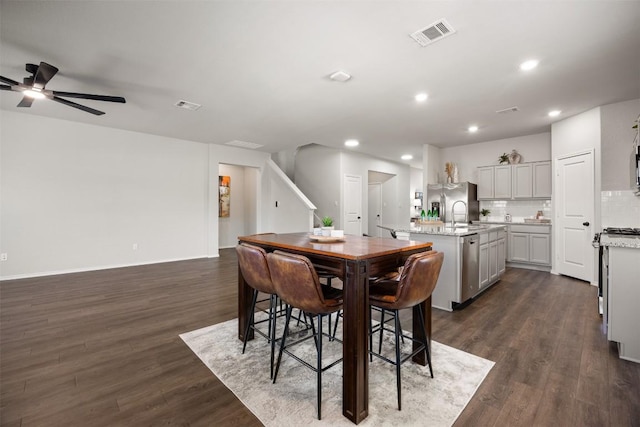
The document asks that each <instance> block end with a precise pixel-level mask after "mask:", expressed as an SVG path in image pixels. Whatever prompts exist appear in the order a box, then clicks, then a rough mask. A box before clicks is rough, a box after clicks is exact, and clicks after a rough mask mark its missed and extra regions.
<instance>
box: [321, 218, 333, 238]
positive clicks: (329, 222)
mask: <svg viewBox="0 0 640 427" xmlns="http://www.w3.org/2000/svg"><path fill="white" fill-rule="evenodd" d="M331 230H333V218H331V217H330V216H325V217H323V218H322V235H323V236H331Z"/></svg>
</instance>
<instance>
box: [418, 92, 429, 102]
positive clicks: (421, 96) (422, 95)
mask: <svg viewBox="0 0 640 427" xmlns="http://www.w3.org/2000/svg"><path fill="white" fill-rule="evenodd" d="M427 98H429V95H427V94H426V93H424V92H420V93H419V94H417V95H416V101H418V102H424V101H426V100H427Z"/></svg>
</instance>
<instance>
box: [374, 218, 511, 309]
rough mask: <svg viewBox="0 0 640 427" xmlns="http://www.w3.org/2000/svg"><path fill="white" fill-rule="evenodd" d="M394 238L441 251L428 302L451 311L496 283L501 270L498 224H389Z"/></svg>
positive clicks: (503, 245) (502, 237) (502, 253)
mask: <svg viewBox="0 0 640 427" xmlns="http://www.w3.org/2000/svg"><path fill="white" fill-rule="evenodd" d="M383 228H388V229H390V230H393V232H394V234H395V235H396V236H397V238H398V239H410V240H416V241H423V242H424V241H427V242H432V243H433V246H432V248H433V250H434V251H438V252H443V253H444V261H443V263H442V269H441V270H440V276H439V277H438V283H437V284H436V288H435V290H434V291H433V295H432V298H431V304H432V306H433V307H435V308H439V309H442V310H446V311H452V310H453V309H454V308H455V307H456V306H458V305H459V304H462V303H464V302H466V301H467V300H469V299H471V298H473V297H475V296H477V295H479V294H480V293H481V292H483V291H484V290H486V289H488V288H489V287H490V286H491V285H492V284H494V283H496V282H497V281H498V280H500V277H502V274H503V273H504V271H505V255H506V231H505V228H506V227H505V226H502V225H485V226H470V227H459V228H451V227H446V226H442V227H434V226H428V225H427V226H416V227H411V228H406V227H391V226H385V227H383Z"/></svg>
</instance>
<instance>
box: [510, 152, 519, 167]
mask: <svg viewBox="0 0 640 427" xmlns="http://www.w3.org/2000/svg"><path fill="white" fill-rule="evenodd" d="M521 161H522V156H521V155H520V154H518V152H517V151H516V150H511V154H509V163H510V164H512V165H515V164H518V163H520V162H521Z"/></svg>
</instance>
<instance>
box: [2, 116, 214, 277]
mask: <svg viewBox="0 0 640 427" xmlns="http://www.w3.org/2000/svg"><path fill="white" fill-rule="evenodd" d="M2 114H3V115H2V130H1V149H2V206H1V215H2V218H1V229H2V236H1V238H0V247H1V249H0V250H1V251H2V252H3V253H8V257H9V258H8V260H7V261H5V262H2V264H1V268H2V272H1V273H0V274H1V276H2V277H11V276H21V275H30V274H31V275H32V274H46V273H49V272H60V271H74V270H83V269H92V268H105V267H110V266H116V265H130V264H142V263H147V262H154V261H159V260H174V259H183V258H194V257H202V256H205V255H206V253H207V239H206V235H207V218H206V215H205V213H206V207H207V203H206V195H207V175H208V170H207V169H208V164H207V146H206V145H204V144H198V143H194V142H187V141H178V140H172V139H169V138H162V137H157V136H151V135H146V134H140V133H135V132H127V131H121V130H116V129H109V128H104V127H99V126H92V125H86V124H79V123H73V122H68V121H63V120H56V119H48V118H44V117H38V116H34V115H26V114H21V113H14V112H7V111H3V113H2ZM134 244H137V245H138V248H137V250H133V245H134Z"/></svg>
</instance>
